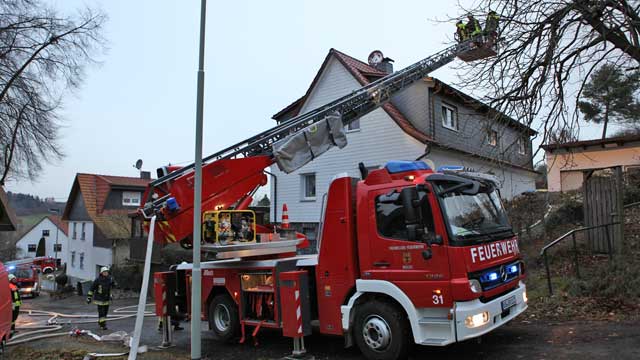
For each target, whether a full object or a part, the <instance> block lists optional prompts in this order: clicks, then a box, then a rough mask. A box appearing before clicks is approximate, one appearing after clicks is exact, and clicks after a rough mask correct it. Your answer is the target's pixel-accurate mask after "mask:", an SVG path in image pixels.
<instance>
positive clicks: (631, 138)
mask: <svg viewBox="0 0 640 360" xmlns="http://www.w3.org/2000/svg"><path fill="white" fill-rule="evenodd" d="M629 142H640V134H636V135H625V136H616V137H611V138H606V139H595V140H581V141H572V142H566V143H561V144H546V145H541V146H540V147H541V148H543V149H544V150H546V151H550V152H553V150H557V149H565V150H569V149H571V148H583V149H586V148H587V146H602V147H603V148H608V147H606V145H609V144H612V145H618V146H622V145H624V144H625V143H629Z"/></svg>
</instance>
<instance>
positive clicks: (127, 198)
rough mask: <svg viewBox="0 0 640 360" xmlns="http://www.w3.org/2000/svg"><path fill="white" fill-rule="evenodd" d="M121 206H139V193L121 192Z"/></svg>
mask: <svg viewBox="0 0 640 360" xmlns="http://www.w3.org/2000/svg"><path fill="white" fill-rule="evenodd" d="M122 205H124V206H140V193H139V192H136V191H123V192H122Z"/></svg>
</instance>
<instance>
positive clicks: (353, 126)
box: [347, 119, 360, 131]
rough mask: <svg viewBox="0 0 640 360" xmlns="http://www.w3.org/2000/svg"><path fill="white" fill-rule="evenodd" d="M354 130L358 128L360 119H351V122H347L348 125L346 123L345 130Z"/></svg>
mask: <svg viewBox="0 0 640 360" xmlns="http://www.w3.org/2000/svg"><path fill="white" fill-rule="evenodd" d="M356 130H360V119H357V120H355V121H352V122H351V123H349V125H347V131H356Z"/></svg>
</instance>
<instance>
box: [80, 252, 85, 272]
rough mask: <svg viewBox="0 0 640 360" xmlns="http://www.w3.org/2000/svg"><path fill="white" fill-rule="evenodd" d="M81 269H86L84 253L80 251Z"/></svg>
mask: <svg viewBox="0 0 640 360" xmlns="http://www.w3.org/2000/svg"><path fill="white" fill-rule="evenodd" d="M80 269H84V253H80Z"/></svg>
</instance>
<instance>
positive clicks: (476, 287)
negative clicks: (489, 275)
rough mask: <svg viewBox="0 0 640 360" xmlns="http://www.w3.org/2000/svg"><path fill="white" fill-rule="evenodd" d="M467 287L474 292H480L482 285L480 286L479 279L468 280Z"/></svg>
mask: <svg viewBox="0 0 640 360" xmlns="http://www.w3.org/2000/svg"><path fill="white" fill-rule="evenodd" d="M469 288H470V289H471V291H473V292H474V293H476V294H479V293H481V292H482V286H480V281H478V280H475V279H474V280H469Z"/></svg>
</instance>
